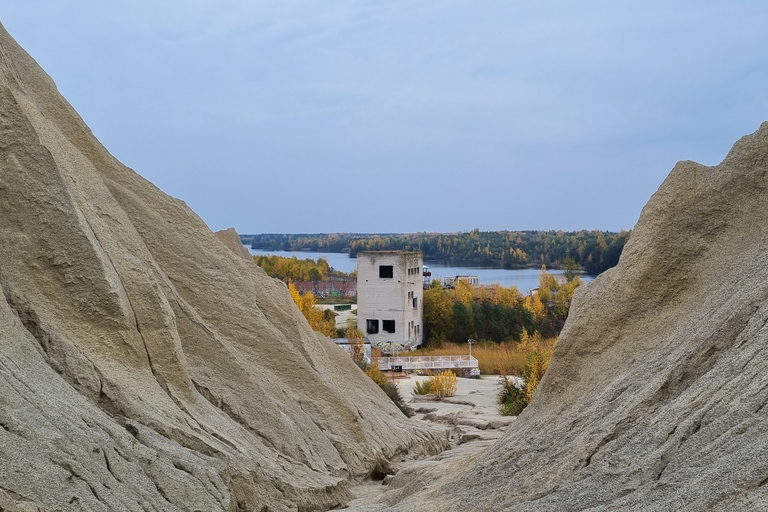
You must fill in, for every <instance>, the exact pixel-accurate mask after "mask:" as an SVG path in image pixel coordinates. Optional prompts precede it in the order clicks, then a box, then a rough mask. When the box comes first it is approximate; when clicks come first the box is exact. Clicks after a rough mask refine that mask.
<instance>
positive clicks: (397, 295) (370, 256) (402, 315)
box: [357, 251, 424, 353]
mask: <svg viewBox="0 0 768 512" xmlns="http://www.w3.org/2000/svg"><path fill="white" fill-rule="evenodd" d="M422 264H423V259H422V255H421V253H418V252H402V251H376V252H361V253H358V254H357V326H358V328H359V329H360V330H361V331H362V332H363V334H365V336H366V338H368V340H369V341H370V342H371V345H372V346H373V347H376V348H379V349H380V350H382V351H383V352H386V353H391V352H393V351H395V350H398V351H399V350H412V349H414V348H416V347H418V346H419V345H421V342H422V340H423V339H424V322H423V313H424V290H423V286H422ZM382 267H391V269H392V274H391V275H392V277H381V270H382ZM414 303H415V307H414ZM369 321H371V322H373V323H375V325H376V326H378V332H372V329H369V327H370V325H369ZM385 321H394V324H395V325H394V327H395V329H394V330H395V332H394V333H391V332H387V331H385V330H384V326H385V323H384V322H385Z"/></svg>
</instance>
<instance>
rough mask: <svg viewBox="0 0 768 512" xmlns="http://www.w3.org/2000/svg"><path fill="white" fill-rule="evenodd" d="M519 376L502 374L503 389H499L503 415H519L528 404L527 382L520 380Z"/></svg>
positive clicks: (500, 378)
mask: <svg viewBox="0 0 768 512" xmlns="http://www.w3.org/2000/svg"><path fill="white" fill-rule="evenodd" d="M518 379H520V378H519V377H517V378H516V377H506V376H501V377H499V380H500V381H501V390H500V391H499V407H500V408H501V415H502V416H517V415H518V414H520V413H521V412H523V409H525V406H526V405H528V399H527V395H526V389H525V384H524V383H522V385H521V381H520V380H518Z"/></svg>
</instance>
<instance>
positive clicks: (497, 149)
mask: <svg viewBox="0 0 768 512" xmlns="http://www.w3.org/2000/svg"><path fill="white" fill-rule="evenodd" d="M0 20H2V22H3V24H4V25H5V27H6V29H7V30H8V31H9V32H10V33H11V35H13V36H14V37H15V38H16V40H17V41H19V43H20V44H21V45H22V46H23V47H24V48H25V49H26V50H27V51H28V52H29V53H31V54H32V56H33V57H34V58H35V59H37V61H38V62H39V63H40V64H41V65H42V66H43V68H44V69H45V70H46V71H47V72H48V73H49V74H50V75H51V76H52V77H53V79H54V80H55V81H56V83H57V85H58V87H59V89H60V91H61V92H62V93H63V94H64V96H65V97H66V98H67V99H68V100H69V101H70V102H71V103H72V104H73V105H74V106H75V108H76V109H77V110H78V111H79V112H80V114H81V115H82V117H83V118H84V119H85V121H86V122H87V123H88V124H89V125H90V126H91V128H92V129H93V131H94V133H95V134H96V136H97V137H98V138H99V139H100V140H101V141H102V143H104V145H105V146H106V147H107V148H108V149H109V150H110V151H111V152H112V153H113V154H114V155H115V156H117V157H118V158H119V159H120V160H122V161H123V162H124V163H125V164H126V165H128V166H130V167H132V168H133V169H135V170H136V171H137V172H138V173H140V174H141V175H143V176H144V177H146V178H147V179H149V180H151V181H152V182H153V183H155V184H156V185H157V186H159V187H160V188H161V189H163V190H164V191H166V192H167V193H169V194H171V195H173V196H175V197H179V198H181V199H183V200H184V201H186V202H187V203H188V204H189V205H190V206H191V207H192V208H193V209H194V210H195V211H196V212H197V213H198V214H199V215H200V216H201V217H202V218H203V219H204V220H205V221H206V222H207V223H208V225H209V226H210V227H211V228H212V229H213V230H218V229H223V228H226V227H229V226H234V227H235V228H236V229H237V230H238V231H240V232H241V233H261V232H289V233H295V232H333V231H355V232H414V231H460V230H463V231H467V230H470V229H472V228H475V227H477V228H480V229H481V230H496V229H564V230H572V229H581V228H586V229H607V230H619V229H630V228H631V227H632V226H633V225H634V223H635V221H636V220H637V217H638V215H639V213H640V209H641V208H642V206H643V205H644V204H645V203H646V201H647V200H648V198H649V197H650V195H651V194H652V193H653V192H654V191H655V190H656V189H657V188H658V186H659V185H660V184H661V182H662V181H663V179H664V178H665V177H666V175H667V173H668V172H669V171H670V169H671V168H672V167H673V166H674V164H675V163H676V162H677V161H678V160H688V159H690V160H696V161H698V162H701V163H704V164H708V165H714V164H717V163H718V162H720V160H722V158H723V157H724V156H725V154H726V153H727V151H728V149H729V148H730V146H731V145H732V144H733V143H734V142H735V141H736V140H737V139H738V138H739V137H741V136H742V135H745V134H747V133H751V132H753V131H755V130H756V129H757V128H758V126H759V125H760V123H761V122H762V121H765V120H768V89H766V84H768V30H766V28H765V27H766V26H768V2H764V1H745V0H733V1H731V2H722V1H706V0H704V1H702V0H697V1H692V0H684V1H677V2H668V1H657V0H651V1H643V2H640V1H628V2H615V1H612V2H608V1H593V2H577V1H564V0H556V1H549V2H546V1H545V2H521V1H512V0H507V1H498V0H496V1H495V0H490V1H483V2H468V1H455V0H443V1H440V2H436V1H426V0H425V1H421V2H413V1H403V0H388V1H378V0H369V1H348V0H344V1H330V2H319V1H315V2H309V1H291V0H287V1H280V2H276V1H273V2H261V1H246V0H239V1H238V0H218V1H213V0H195V1H191V0H186V1H180V0H164V1H162V2H157V1H147V0H132V1H131V2H104V1H103V0H100V1H97V0H70V1H67V2H62V1H61V0H24V1H23V2H21V1H18V0H14V1H6V0H0Z"/></svg>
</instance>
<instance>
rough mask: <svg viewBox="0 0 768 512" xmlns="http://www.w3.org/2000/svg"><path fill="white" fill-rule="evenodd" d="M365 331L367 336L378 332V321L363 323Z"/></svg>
mask: <svg viewBox="0 0 768 512" xmlns="http://www.w3.org/2000/svg"><path fill="white" fill-rule="evenodd" d="M365 330H366V331H367V332H368V334H376V333H377V332H379V321H378V320H366V321H365Z"/></svg>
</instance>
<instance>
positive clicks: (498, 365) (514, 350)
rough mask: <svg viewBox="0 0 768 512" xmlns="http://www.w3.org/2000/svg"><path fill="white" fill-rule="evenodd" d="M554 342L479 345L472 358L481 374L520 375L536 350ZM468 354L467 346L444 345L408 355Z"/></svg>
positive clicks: (488, 343)
mask: <svg viewBox="0 0 768 512" xmlns="http://www.w3.org/2000/svg"><path fill="white" fill-rule="evenodd" d="M532 341H533V340H532ZM554 341H555V339H554V338H553V339H549V340H535V342H528V343H515V342H507V343H493V342H487V343H477V344H475V345H473V346H472V356H473V357H476V358H477V362H478V364H479V366H480V373H482V374H484V375H520V374H521V372H522V370H523V368H525V364H526V362H527V361H528V356H530V355H531V354H532V353H533V352H535V351H536V350H539V349H546V348H551V347H552V346H553V345H554ZM467 354H469V346H468V345H467V344H456V343H443V344H442V345H441V346H439V347H427V348H422V349H419V350H415V351H413V352H411V353H410V354H408V355H409V356H459V355H467Z"/></svg>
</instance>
